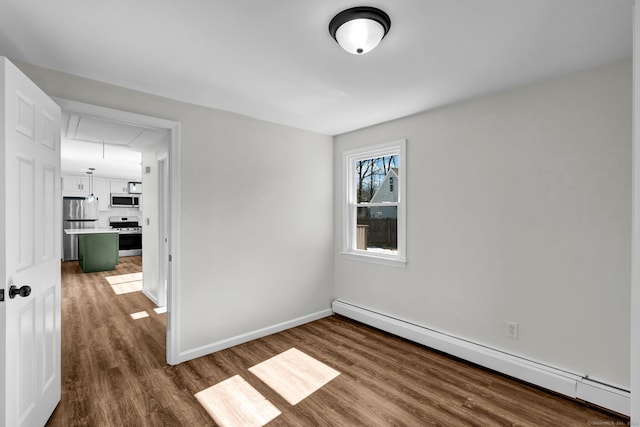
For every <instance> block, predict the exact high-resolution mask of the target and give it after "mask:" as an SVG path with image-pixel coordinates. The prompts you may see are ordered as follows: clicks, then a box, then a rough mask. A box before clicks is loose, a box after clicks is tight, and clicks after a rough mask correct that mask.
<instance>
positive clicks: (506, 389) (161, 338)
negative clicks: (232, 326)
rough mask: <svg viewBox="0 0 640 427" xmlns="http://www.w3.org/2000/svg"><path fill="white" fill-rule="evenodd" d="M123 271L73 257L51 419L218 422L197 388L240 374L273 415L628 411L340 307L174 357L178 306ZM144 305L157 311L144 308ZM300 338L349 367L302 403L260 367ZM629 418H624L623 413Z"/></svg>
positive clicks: (573, 416) (280, 421)
mask: <svg viewBox="0 0 640 427" xmlns="http://www.w3.org/2000/svg"><path fill="white" fill-rule="evenodd" d="M141 271H142V268H141V258H140V257H126V258H122V259H121V262H120V264H118V266H117V267H116V270H115V271H114V272H99V273H89V274H83V273H82V271H81V270H80V268H79V267H78V264H77V263H76V262H65V263H63V264H62V275H63V276H62V322H63V328H62V377H63V378H62V400H61V402H60V404H59V405H58V407H57V408H56V411H55V412H54V414H53V415H52V417H51V419H50V420H49V422H48V424H47V425H49V426H56V427H57V426H65V427H67V426H133V425H135V426H160V425H162V426H215V422H214V420H213V419H212V417H211V416H210V415H209V414H208V413H207V411H206V410H205V409H204V408H203V407H202V405H201V404H200V403H199V402H198V400H197V399H196V397H195V394H196V393H198V392H200V391H202V390H205V389H207V388H209V387H211V386H213V385H216V384H218V383H220V382H222V381H224V380H227V379H229V378H231V377H233V376H235V375H239V376H240V377H242V378H243V379H244V380H245V381H246V382H247V383H248V384H249V385H250V386H251V387H253V388H254V389H255V390H257V391H258V392H259V393H260V394H261V395H263V396H264V397H265V398H266V399H267V400H269V401H270V402H271V403H272V404H273V405H274V406H275V407H276V408H278V410H279V411H280V412H281V414H280V415H279V416H278V417H276V418H275V419H274V420H273V421H271V422H270V423H269V424H268V425H269V426H301V427H302V426H305V427H306V426H309V425H314V426H403V425H404V426H423V425H434V426H459V425H478V426H493V425H495V426H499V425H522V426H541V425H562V426H585V425H589V424H591V425H596V424H600V425H604V424H607V423H608V424H609V425H615V424H616V423H622V424H626V423H627V421H628V419H627V418H625V417H621V416H617V415H615V414H610V413H607V412H603V411H600V410H597V409H594V408H591V407H587V406H585V405H584V404H582V403H580V402H577V401H574V400H570V399H566V398H564V397H560V396H557V395H554V394H551V393H548V392H545V391H543V390H540V389H538V388H536V387H531V386H529V385H526V384H523V383H521V382H519V381H516V380H513V379H511V378H507V377H505V376H502V375H500V374H496V373H494V372H491V371H489V370H486V369H483V368H479V367H477V366H474V365H471V364H468V363H466V362H463V361H460V360H458V359H455V358H451V357H449V356H446V355H443V354H441V353H439V352H436V351H432V350H430V349H427V348H425V347H422V346H420V345H416V344H413V343H410V342H407V341H405V340H402V339H399V338H397V337H394V336H392V335H389V334H386V333H383V332H380V331H378V330H375V329H372V328H369V327H367V326H364V325H362V324H359V323H357V322H354V321H351V320H348V319H345V318H342V317H338V316H334V317H328V318H325V319H321V320H318V321H316V322H311V323H308V324H306V325H302V326H300V327H297V328H293V329H290V330H287V331H283V332H280V333H277V334H273V335H270V336H268V337H265V338H261V339H258V340H255V341H252V342H249V343H245V344H242V345H239V346H236V347H233V348H230V349H227V350H222V351H219V352H217V353H215V354H212V355H208V356H204V357H200V358H198V359H195V360H192V361H189V362H185V363H182V364H180V365H177V366H169V365H167V364H166V362H165V357H166V344H165V335H166V330H165V328H166V316H167V315H166V314H157V313H156V312H155V311H154V310H153V309H154V308H155V306H154V305H153V304H152V303H151V302H150V301H149V300H148V299H147V298H146V297H145V296H144V295H143V294H142V293H141V292H139V291H138V292H132V293H127V294H121V295H116V294H115V292H114V291H113V289H112V288H111V285H110V284H109V283H108V281H107V277H111V276H118V277H115V278H113V279H112V281H116V282H117V281H124V280H125V279H126V276H124V275H131V276H129V277H132V278H136V277H137V276H136V273H139V272H141ZM141 311H144V312H146V313H148V317H145V318H141V319H137V320H136V319H132V318H131V316H130V315H131V314H132V313H137V312H141ZM292 348H296V349H298V350H300V351H301V352H304V353H305V354H306V355H308V356H310V357H312V358H314V359H316V360H317V361H319V362H322V363H324V364H326V365H327V366H329V367H331V368H333V369H335V370H337V371H338V372H340V375H338V376H337V377H335V378H333V379H332V380H331V381H329V382H328V383H327V384H325V385H324V386H323V387H321V388H320V389H318V390H317V391H315V392H313V393H312V394H311V395H310V396H308V397H307V398H305V399H304V400H302V401H301V402H299V403H298V404H296V405H291V404H289V403H288V402H287V401H286V400H285V399H284V398H283V397H281V396H280V395H279V394H278V393H276V392H275V391H274V390H272V389H271V388H270V387H269V386H268V385H267V384H265V383H263V382H262V381H261V380H260V379H259V378H257V377H256V376H255V375H253V374H252V373H251V371H250V370H249V368H251V367H253V366H255V365H257V364H259V363H261V362H264V361H265V360H268V359H270V358H272V357H274V356H277V355H279V354H281V353H283V352H285V351H287V350H290V349H292ZM618 425H620V424H618Z"/></svg>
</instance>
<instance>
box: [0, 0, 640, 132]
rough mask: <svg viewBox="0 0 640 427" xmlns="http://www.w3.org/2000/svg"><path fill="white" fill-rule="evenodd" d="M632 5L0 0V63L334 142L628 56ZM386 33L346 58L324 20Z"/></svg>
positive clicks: (594, 0) (602, 0)
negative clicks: (366, 20) (362, 18)
mask: <svg viewBox="0 0 640 427" xmlns="http://www.w3.org/2000/svg"><path fill="white" fill-rule="evenodd" d="M632 3H633V0H387V1H383V0H371V1H368V2H365V3H362V2H360V1H358V2H355V1H344V0H304V1H301V0H270V1H265V0H233V1H232V0H226V1H224V0H188V1H176V0H135V1H131V0H110V1H102V2H98V1H80V0H57V1H50V0H29V1H24V0H2V5H1V7H0V54H2V55H5V56H8V57H9V58H11V59H15V60H20V61H25V62H29V63H32V64H36V65H40V66H44V67H48V68H53V69H56V70H60V71H65V72H68V73H71V74H75V75H79V76H83V77H88V78H92V79H95V80H100V81H104V82H108V83H112V84H116V85H120V86H124V87H127V88H132V89H137V90H140V91H144V92H148V93H153V94H157V95H161V96H165V97H169V98H173V99H177V100H182V101H186V102H191V103H195V104H200V105H204V106H209V107H214V108H221V109H224V110H228V111H233V112H237V113H241V114H245V115H248V116H252V117H256V118H259V119H263V120H267V121H271V122H276V123H282V124H285V125H289V126H293V127H298V128H302V129H308V130H312V131H317V132H321V133H325V134H330V135H334V134H339V133H343V132H346V131H350V130H354V129H358V128H361V127H365V126H368V125H371V124H375V123H379V122H383V121H387V120H390V119H394V118H397V117H401V116H406V115H409V114H413V113H416V112H419V111H424V110H427V109H431V108H436V107H438V106H441V105H445V104H449V103H452V102H455V101H457V100H460V99H464V98H468V97H471V96H476V95H479V94H482V93H487V92H491V91H496V90H500V89H503V88H509V87H513V86H516V85H520V84H525V83H528V82H531V81H534V80H538V79H543V78H547V77H550V76H554V75H558V74H562V73H569V72H572V71H576V70H580V69H584V68H588V67H592V66H596V65H600V64H604V63H607V62H611V61H614V60H618V59H622V58H625V57H630V56H631V52H632V13H631V7H632ZM363 4H365V5H369V6H376V7H379V8H381V9H383V10H385V11H386V12H387V13H388V14H389V16H390V17H391V21H392V23H391V30H390V32H389V34H388V35H387V37H386V38H385V39H384V40H383V41H382V43H381V44H380V45H379V46H378V48H377V49H376V50H374V51H373V52H371V53H369V54H367V55H363V56H354V55H350V54H348V53H346V52H344V51H342V50H341V49H340V48H339V47H338V46H337V44H336V43H335V42H334V40H333V39H331V37H330V36H329V33H328V30H327V26H328V23H329V21H330V20H331V18H332V17H333V16H334V15H335V14H336V13H338V12H340V11H341V10H343V9H346V8H348V7H351V6H356V5H363Z"/></svg>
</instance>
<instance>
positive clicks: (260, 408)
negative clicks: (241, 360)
mask: <svg viewBox="0 0 640 427" xmlns="http://www.w3.org/2000/svg"><path fill="white" fill-rule="evenodd" d="M195 396H196V399H198V401H199V402H200V404H201V405H202V406H203V407H204V408H205V409H206V411H207V412H208V413H209V415H211V417H212V418H213V419H214V420H215V422H216V423H217V424H218V425H220V426H223V427H233V426H244V427H262V426H264V425H265V424H267V423H268V422H269V421H271V420H273V419H274V418H276V417H277V416H278V415H280V411H279V410H278V408H276V407H275V406H274V405H273V404H272V403H271V402H269V401H268V400H267V399H266V398H265V397H264V396H263V395H261V394H260V392H258V390H256V389H255V388H253V387H252V386H251V385H250V384H249V383H248V382H246V381H245V380H244V378H242V377H241V376H240V375H235V376H233V377H231V378H229V379H227V380H225V381H222V382H220V383H218V384H216V385H213V386H211V387H209V388H207V389H204V390H202V391H200V392H198V393H196V395H195Z"/></svg>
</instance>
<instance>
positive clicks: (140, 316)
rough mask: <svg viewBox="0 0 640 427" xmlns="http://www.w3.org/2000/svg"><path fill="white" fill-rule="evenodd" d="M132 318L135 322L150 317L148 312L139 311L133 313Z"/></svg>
mask: <svg viewBox="0 0 640 427" xmlns="http://www.w3.org/2000/svg"><path fill="white" fill-rule="evenodd" d="M130 316H131V318H132V319H133V320H138V319H144V318H145V317H149V313H147V312H146V311H139V312H137V313H131V314H130Z"/></svg>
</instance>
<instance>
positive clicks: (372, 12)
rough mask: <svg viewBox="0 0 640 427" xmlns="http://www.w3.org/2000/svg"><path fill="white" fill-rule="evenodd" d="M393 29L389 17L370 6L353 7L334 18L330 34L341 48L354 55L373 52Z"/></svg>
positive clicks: (330, 25)
mask: <svg viewBox="0 0 640 427" xmlns="http://www.w3.org/2000/svg"><path fill="white" fill-rule="evenodd" d="M389 28H391V19H390V18H389V15H387V14H386V13H385V12H383V11H381V10H380V9H376V8H375V7H368V6H359V7H352V8H351V9H346V10H343V11H342V12H340V13H339V14H337V15H336V16H334V17H333V19H332V20H331V22H329V34H331V37H333V38H334V39H335V41H337V42H338V44H339V45H340V47H342V48H343V49H344V50H346V51H347V52H349V53H353V54H354V55H363V54H365V53H367V52H370V51H371V50H373V49H374V48H375V47H376V46H378V43H380V41H381V40H382V39H383V38H384V36H386V35H387V33H388V32H389Z"/></svg>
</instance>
